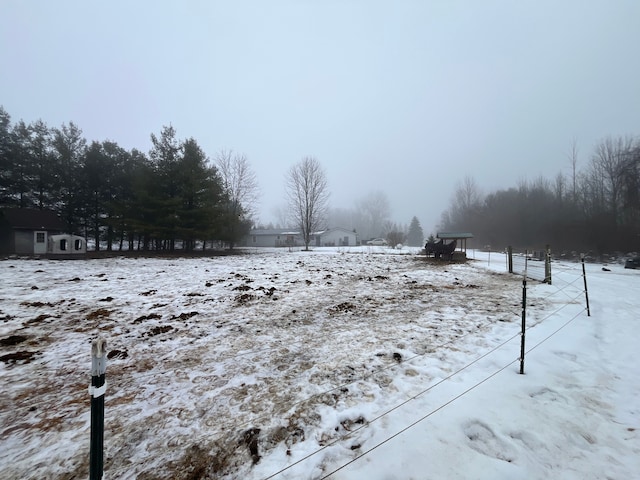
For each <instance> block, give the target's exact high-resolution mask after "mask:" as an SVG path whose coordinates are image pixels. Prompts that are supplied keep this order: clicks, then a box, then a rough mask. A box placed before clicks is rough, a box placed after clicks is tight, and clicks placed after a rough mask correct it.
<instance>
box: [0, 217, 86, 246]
mask: <svg viewBox="0 0 640 480" xmlns="http://www.w3.org/2000/svg"><path fill="white" fill-rule="evenodd" d="M86 252H87V245H86V242H85V239H84V237H81V236H78V235H72V234H70V233H67V226H66V225H65V223H64V222H63V221H62V220H61V219H60V217H58V215H56V213H55V212H54V211H52V210H38V209H31V208H3V209H0V253H2V254H9V255H43V256H53V257H55V256H57V257H63V256H64V257H67V256H70V257H75V256H80V255H84V254H85V253H86Z"/></svg>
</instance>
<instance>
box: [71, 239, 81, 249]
mask: <svg viewBox="0 0 640 480" xmlns="http://www.w3.org/2000/svg"><path fill="white" fill-rule="evenodd" d="M73 246H74V248H75V249H76V250H82V239H80V238H78V239H76V240H75V242H74V243H73Z"/></svg>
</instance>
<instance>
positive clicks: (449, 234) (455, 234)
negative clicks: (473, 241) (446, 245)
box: [436, 232, 473, 240]
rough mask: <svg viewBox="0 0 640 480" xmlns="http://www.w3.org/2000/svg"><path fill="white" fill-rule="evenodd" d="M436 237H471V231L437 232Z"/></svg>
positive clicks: (447, 238)
mask: <svg viewBox="0 0 640 480" xmlns="http://www.w3.org/2000/svg"><path fill="white" fill-rule="evenodd" d="M436 237H438V238H442V239H444V240H453V239H460V238H473V233H464V232H438V234H437V235H436Z"/></svg>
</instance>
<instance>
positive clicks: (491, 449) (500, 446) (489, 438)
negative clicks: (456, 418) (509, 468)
mask: <svg viewBox="0 0 640 480" xmlns="http://www.w3.org/2000/svg"><path fill="white" fill-rule="evenodd" d="M463 431H464V434H465V435H466V437H467V439H468V442H469V446H470V447H471V448H473V449H474V450H475V451H476V452H478V453H481V454H483V455H486V456H488V457H492V458H497V459H498V460H503V461H505V462H509V463H511V462H513V461H514V460H515V458H516V454H515V451H514V449H513V448H512V447H511V446H510V445H509V444H508V443H506V442H505V441H503V440H501V439H500V438H499V437H498V436H497V435H496V434H495V433H494V432H493V430H491V428H490V427H489V426H488V425H486V424H484V423H482V422H480V421H478V420H472V421H470V422H468V423H466V424H465V426H464V427H463Z"/></svg>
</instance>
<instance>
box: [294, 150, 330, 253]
mask: <svg viewBox="0 0 640 480" xmlns="http://www.w3.org/2000/svg"><path fill="white" fill-rule="evenodd" d="M286 192H287V199H288V203H289V208H290V215H291V220H292V221H293V223H294V224H295V225H296V226H298V228H300V232H301V234H302V238H303V240H304V245H305V250H309V243H310V242H311V234H312V233H313V232H314V231H316V230H318V229H319V228H320V227H321V226H322V222H323V221H324V217H325V215H326V212H327V202H328V200H329V190H328V183H327V176H326V174H325V172H324V170H323V168H322V166H321V165H320V162H318V160H317V159H316V158H314V157H305V158H303V159H302V160H301V161H300V162H299V163H297V164H295V165H294V166H293V167H291V169H290V170H289V172H288V174H287V177H286Z"/></svg>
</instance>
